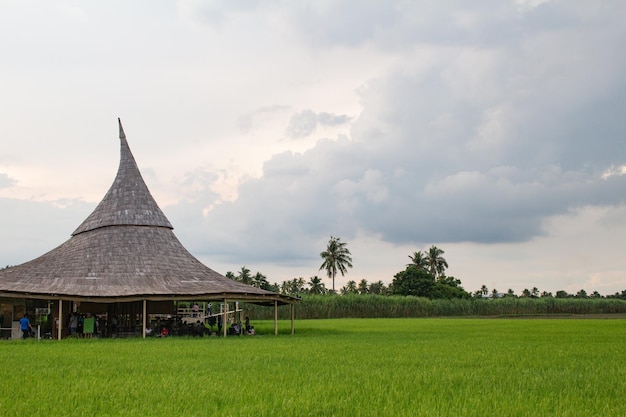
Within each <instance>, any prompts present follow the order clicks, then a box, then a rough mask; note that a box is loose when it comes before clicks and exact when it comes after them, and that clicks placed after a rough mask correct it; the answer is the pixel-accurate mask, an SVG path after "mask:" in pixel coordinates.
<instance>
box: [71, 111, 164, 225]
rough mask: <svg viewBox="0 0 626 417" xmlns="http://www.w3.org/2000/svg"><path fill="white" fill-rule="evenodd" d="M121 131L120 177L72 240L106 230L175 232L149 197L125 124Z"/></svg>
mask: <svg viewBox="0 0 626 417" xmlns="http://www.w3.org/2000/svg"><path fill="white" fill-rule="evenodd" d="M117 120H118V123H119V127H120V142H121V143H120V145H121V150H120V166H119V168H118V170H117V176H116V177H115V180H114V181H113V184H112V185H111V188H109V191H107V193H106V195H105V196H104V198H103V199H102V201H101V202H100V204H98V206H97V207H96V209H95V210H94V211H93V213H91V214H90V215H89V217H87V219H85V221H84V222H83V223H82V224H81V225H80V226H79V227H78V229H76V230H75V231H74V233H72V236H74V235H77V234H79V233H83V232H88V231H90V230H93V229H98V228H100V227H106V226H121V225H124V226H161V227H167V228H169V229H173V227H172V225H171V224H170V222H169V220H167V217H165V214H163V212H162V211H161V209H160V208H159V206H158V204H157V203H156V201H155V200H154V198H153V197H152V195H151V194H150V191H149V190H148V187H147V186H146V183H145V182H144V180H143V178H142V176H141V173H140V172H139V168H138V167H137V163H136V162H135V158H134V157H133V154H132V153H131V151H130V148H129V146H128V142H127V141H126V135H125V134H124V129H123V128H122V122H121V121H120V119H119V118H118V119H117Z"/></svg>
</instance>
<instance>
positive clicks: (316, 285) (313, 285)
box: [309, 275, 326, 294]
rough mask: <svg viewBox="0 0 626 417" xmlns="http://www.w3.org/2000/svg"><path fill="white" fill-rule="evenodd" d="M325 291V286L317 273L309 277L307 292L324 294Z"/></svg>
mask: <svg viewBox="0 0 626 417" xmlns="http://www.w3.org/2000/svg"><path fill="white" fill-rule="evenodd" d="M325 292H326V287H325V286H324V283H323V282H322V280H321V279H320V278H319V277H318V276H317V275H315V276H314V277H311V278H309V294H324V293H325Z"/></svg>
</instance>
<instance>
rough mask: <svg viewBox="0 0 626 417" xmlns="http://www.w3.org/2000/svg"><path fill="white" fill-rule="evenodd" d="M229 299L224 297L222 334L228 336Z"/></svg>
mask: <svg viewBox="0 0 626 417" xmlns="http://www.w3.org/2000/svg"><path fill="white" fill-rule="evenodd" d="M227 311H228V300H226V298H224V309H223V310H222V336H224V337H226V330H227V329H226V327H227V325H228V323H226V319H227V318H228V314H227Z"/></svg>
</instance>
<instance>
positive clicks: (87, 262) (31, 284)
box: [0, 123, 297, 304]
mask: <svg viewBox="0 0 626 417" xmlns="http://www.w3.org/2000/svg"><path fill="white" fill-rule="evenodd" d="M120 140H121V157H120V166H119V169H118V172H117V175H116V177H115V180H114V181H113V184H112V185H111V188H110V189H109V191H108V192H107V193H106V195H105V196H104V198H103V199H102V201H101V202H100V204H98V206H97V207H96V209H95V210H94V211H93V213H91V214H90V215H89V216H88V217H87V219H86V220H85V221H84V222H83V223H82V224H81V225H80V226H79V227H78V228H77V229H76V230H75V231H74V233H72V236H71V238H70V239H69V240H67V241H66V242H65V243H63V244H61V245H60V246H58V247H56V248H55V249H53V250H51V251H50V252H48V253H46V254H44V255H42V256H40V257H38V258H36V259H33V260H32V261H29V262H26V263H24V264H21V265H17V266H13V267H10V268H7V269H3V270H0V295H5V296H7V295H8V296H20V295H22V296H29V297H34V296H39V297H43V298H50V297H66V298H75V299H90V300H96V299H100V300H103V301H104V300H108V301H111V300H120V301H122V300H125V299H127V300H130V299H142V298H143V299H154V300H156V299H191V298H201V297H204V298H207V299H210V298H230V299H240V300H247V301H250V302H258V303H270V302H271V303H273V302H274V301H277V302H279V303H280V304H285V303H294V302H296V301H297V299H296V298H293V297H289V296H285V295H282V294H277V293H273V292H271V291H266V290H262V289H260V288H256V287H253V286H250V285H246V284H243V283H240V282H236V281H233V280H231V279H229V278H226V277H224V276H223V275H221V274H219V273H217V272H215V271H213V270H212V269H210V268H209V267H207V266H205V265H204V264H202V263H201V262H200V261H199V260H198V259H196V258H195V257H194V256H193V255H191V254H190V253H189V252H188V251H187V250H186V249H185V248H184V247H183V245H182V244H181V243H180V242H179V240H178V239H177V238H176V236H175V235H174V232H173V227H172V225H171V224H170V222H169V221H168V219H167V218H166V217H165V215H164V214H163V212H162V211H161V209H160V208H159V207H158V205H157V203H156V201H155V200H154V198H153V197H152V195H151V194H150V192H149V190H148V187H147V186H146V184H145V182H144V181H143V178H142V177H141V173H140V172H139V168H138V167H137V164H136V162H135V159H134V158H133V155H132V153H131V151H130V148H129V147H128V142H127V141H126V137H125V134H124V131H123V129H122V126H121V123H120Z"/></svg>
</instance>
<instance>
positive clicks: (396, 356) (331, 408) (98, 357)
mask: <svg viewBox="0 0 626 417" xmlns="http://www.w3.org/2000/svg"><path fill="white" fill-rule="evenodd" d="M253 324H255V327H256V328H257V329H258V330H259V331H260V333H261V334H259V335H257V336H253V337H230V338H226V339H223V338H217V337H212V338H204V339H192V338H169V339H147V340H141V339H126V340H119V339H118V340H63V341H60V342H59V341H42V342H37V341H6V342H1V343H0V358H2V364H3V372H2V375H3V378H2V383H1V384H0V415H2V416H3V417H4V416H70V415H72V416H168V417H170V416H186V417H191V416H206V415H220V416H383V415H384V416H416V415H417V416H455V417H456V416H485V415H494V416H495V415H497V416H624V415H626V402H624V393H625V392H626V382H625V381H626V366H625V365H624V364H625V363H626V350H625V349H624V341H625V340H626V320H622V319H613V320H595V319H594V320H586V319H585V320H571V319H570V320H563V319H533V320H520V319H338V320H299V321H296V332H297V333H296V335H294V336H290V335H288V334H287V333H288V330H289V323H288V322H281V323H280V333H281V334H280V335H279V336H278V337H275V336H272V335H269V334H270V333H271V332H272V330H273V323H272V322H255V323H253Z"/></svg>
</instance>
